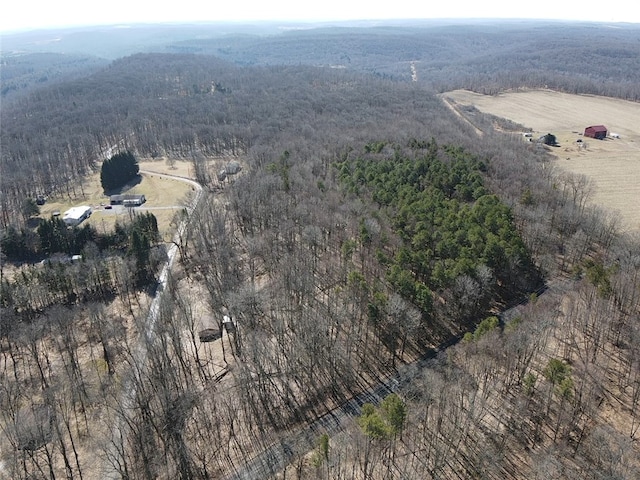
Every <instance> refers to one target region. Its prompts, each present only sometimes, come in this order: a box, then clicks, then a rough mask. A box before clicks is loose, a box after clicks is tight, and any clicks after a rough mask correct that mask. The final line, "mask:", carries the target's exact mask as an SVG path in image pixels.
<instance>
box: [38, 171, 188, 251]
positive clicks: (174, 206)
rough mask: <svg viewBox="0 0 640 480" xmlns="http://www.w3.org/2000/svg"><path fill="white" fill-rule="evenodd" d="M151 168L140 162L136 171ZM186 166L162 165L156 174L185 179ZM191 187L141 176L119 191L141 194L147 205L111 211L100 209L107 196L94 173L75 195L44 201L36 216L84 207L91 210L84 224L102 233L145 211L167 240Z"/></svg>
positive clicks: (120, 207)
mask: <svg viewBox="0 0 640 480" xmlns="http://www.w3.org/2000/svg"><path fill="white" fill-rule="evenodd" d="M183 164H184V165H183ZM153 165H154V163H151V162H149V163H147V162H141V163H140V170H141V171H144V170H145V168H146V167H151V166H153ZM187 165H188V163H187V162H176V165H175V167H176V168H175V170H170V169H168V167H167V166H165V165H164V163H163V166H162V168H161V169H159V170H158V171H162V172H164V173H167V174H170V175H178V176H185V177H187V176H189V171H188V167H187ZM193 188H194V187H192V186H191V185H189V184H187V183H184V182H182V181H179V180H172V179H168V178H165V177H160V176H157V175H153V174H152V173H142V174H141V181H140V182H139V183H138V184H136V185H132V186H131V187H130V188H128V189H126V190H124V191H123V192H122V193H132V194H133V193H135V194H143V195H144V196H145V197H146V199H147V202H146V203H145V204H144V205H143V206H142V207H136V208H125V207H122V206H114V207H113V208H112V209H105V208H104V207H105V206H106V205H108V204H109V197H108V196H107V195H105V194H104V192H103V191H102V187H101V185H100V173H96V174H94V175H92V176H91V177H88V178H86V179H85V181H84V182H83V184H82V188H80V187H78V188H76V192H75V193H76V195H75V196H74V195H71V196H70V197H67V196H65V197H57V198H56V197H54V198H49V199H47V203H45V204H44V205H42V206H41V207H40V216H41V217H42V218H49V217H50V216H51V214H52V213H53V212H54V211H59V212H60V214H61V215H62V214H64V212H65V211H66V210H68V209H69V208H71V207H73V206H79V205H88V206H90V207H91V208H92V213H91V217H89V219H87V220H86V222H87V223H90V224H91V225H93V226H94V227H96V229H97V230H98V231H99V232H103V231H109V230H110V229H112V228H113V226H114V225H115V223H116V221H121V222H124V221H126V220H127V219H128V216H129V215H131V214H132V213H133V212H136V211H149V212H151V213H153V214H154V215H155V216H156V218H157V219H158V229H159V230H160V234H161V235H162V238H164V239H165V240H169V239H170V238H171V235H172V234H173V227H172V226H171V220H172V219H173V216H174V215H175V212H176V211H177V210H179V209H181V208H182V207H183V206H185V205H187V199H188V197H189V195H191V194H193V193H194V192H193Z"/></svg>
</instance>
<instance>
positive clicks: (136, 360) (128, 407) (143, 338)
mask: <svg viewBox="0 0 640 480" xmlns="http://www.w3.org/2000/svg"><path fill="white" fill-rule="evenodd" d="M140 173H142V174H146V175H155V176H159V177H163V178H167V179H171V180H179V181H182V182H185V183H188V184H190V185H191V186H193V187H194V189H195V192H196V195H195V196H194V198H193V199H192V201H191V204H190V205H188V206H187V211H188V213H189V215H190V214H191V213H192V212H193V211H194V210H195V208H196V207H197V206H198V204H199V203H200V201H201V200H202V198H203V189H202V186H201V185H200V184H199V183H197V182H196V181H195V180H192V179H190V178H186V177H181V176H178V175H168V174H165V173H159V172H153V171H148V170H141V171H140ZM187 226H188V217H187V219H185V220H183V222H182V223H181V224H180V225H179V226H178V229H177V231H176V233H175V234H174V236H173V244H172V245H171V247H170V248H169V250H168V251H167V261H166V263H165V265H164V267H163V268H162V271H161V272H160V276H159V279H158V283H157V287H156V292H155V296H154V297H153V300H152V301H151V305H150V307H149V313H148V314H147V317H146V319H145V323H144V326H143V331H142V332H141V333H140V336H139V338H138V343H137V345H136V348H135V351H134V353H133V359H132V365H134V366H135V368H131V369H130V370H129V372H128V373H127V374H126V375H125V376H124V379H123V382H122V385H123V387H122V394H121V400H120V411H119V412H118V413H119V414H118V415H117V417H116V418H117V420H116V421H115V423H114V425H113V427H112V429H111V436H110V439H109V444H108V445H107V446H106V449H105V458H104V463H103V467H102V472H101V475H100V478H101V479H113V480H118V479H120V478H122V475H121V473H120V472H119V471H118V469H117V465H118V464H119V461H118V459H119V457H120V456H121V455H120V452H121V451H122V449H123V446H124V443H125V440H126V438H127V436H128V434H129V428H128V425H129V424H130V418H131V417H133V416H134V415H135V412H133V409H134V406H135V397H136V393H137V386H138V380H139V379H140V377H141V376H142V375H143V374H144V372H145V370H146V368H147V345H150V344H151V343H153V341H154V337H155V332H156V324H157V322H158V317H159V312H160V305H161V303H162V297H163V295H164V291H165V287H166V286H167V281H168V279H169V274H170V272H171V269H172V267H173V263H174V261H175V259H176V256H177V254H178V243H179V241H180V237H181V236H182V235H183V234H184V233H185V231H186V229H187ZM125 415H126V418H125Z"/></svg>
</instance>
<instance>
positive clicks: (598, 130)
mask: <svg viewBox="0 0 640 480" xmlns="http://www.w3.org/2000/svg"><path fill="white" fill-rule="evenodd" d="M584 136H585V137H590V138H597V139H598V140H604V139H605V138H607V127H605V126H604V125H592V126H590V127H587V128H585V129H584Z"/></svg>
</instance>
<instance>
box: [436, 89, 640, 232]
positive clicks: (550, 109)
mask: <svg viewBox="0 0 640 480" xmlns="http://www.w3.org/2000/svg"><path fill="white" fill-rule="evenodd" d="M444 96H446V97H447V98H449V99H451V100H453V101H454V102H455V103H457V104H459V105H473V106H475V107H476V108H477V109H478V110H480V111H481V112H485V113H490V114H492V115H496V116H498V117H502V118H506V119H509V120H512V121H514V122H517V123H519V124H521V125H524V126H525V127H527V128H531V129H532V130H533V131H534V133H533V138H534V139H535V138H537V137H539V136H542V135H545V134H546V133H552V134H554V135H556V137H557V139H558V142H559V143H560V147H558V148H552V149H550V151H551V153H552V154H553V155H554V156H555V157H556V165H557V166H558V167H560V168H561V169H563V170H565V171H569V172H573V173H578V174H583V175H586V176H588V177H589V178H590V179H591V180H592V181H593V183H594V185H595V190H594V193H593V195H592V198H591V201H592V202H594V203H595V204H597V205H600V206H601V207H603V208H606V209H608V210H609V211H611V212H612V214H618V215H619V216H620V221H621V228H622V229H623V230H626V231H631V232H640V104H639V103H635V102H629V101H625V100H619V99H615V98H607V97H598V96H593V95H572V94H567V93H560V92H554V91H549V90H536V91H522V92H508V93H503V94H500V95H496V96H490V95H481V94H477V93H473V92H469V91H466V90H456V91H453V92H447V93H446V94H444ZM590 125H605V126H606V127H607V129H608V131H609V132H610V133H611V132H613V133H617V134H619V136H620V138H617V139H614V138H607V139H605V140H594V139H591V138H584V137H583V136H582V135H581V134H582V133H583V132H584V129H585V128H586V127H588V126H590ZM578 139H581V140H583V142H582V143H586V148H584V147H581V146H580V142H576V140H578Z"/></svg>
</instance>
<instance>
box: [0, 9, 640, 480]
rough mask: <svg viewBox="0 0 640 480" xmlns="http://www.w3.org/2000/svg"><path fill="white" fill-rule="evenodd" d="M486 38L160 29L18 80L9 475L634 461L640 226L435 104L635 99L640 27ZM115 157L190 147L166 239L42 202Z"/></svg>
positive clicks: (140, 219) (285, 473)
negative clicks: (194, 190) (76, 256)
mask: <svg viewBox="0 0 640 480" xmlns="http://www.w3.org/2000/svg"><path fill="white" fill-rule="evenodd" d="M494 27H495V26H494V25H492V24H485V23H481V22H480V23H478V24H474V25H428V26H424V25H392V26H389V27H375V28H369V27H367V28H365V27H355V26H348V27H346V26H345V27H343V28H327V27H324V28H318V29H309V30H304V31H291V32H287V33H284V34H274V33H272V32H270V31H266V30H265V31H261V32H260V33H257V32H253V31H251V29H248V30H243V31H242V32H241V35H240V34H238V35H221V34H220V33H219V31H217V30H216V31H215V32H211V34H210V38H204V39H203V37H202V33H203V31H204V30H203V29H204V27H203V26H199V27H198V28H197V29H196V28H194V33H193V37H189V36H188V34H187V33H185V30H182V29H178V28H175V29H174V30H172V32H173V34H172V35H173V36H172V35H167V36H165V37H169V40H168V41H164V43H163V41H162V40H161V39H159V38H158V37H157V36H155V37H154V35H152V34H151V33H150V31H149V30H145V31H138V32H133V33H127V34H126V35H125V37H123V38H135V39H137V40H136V42H137V43H136V42H134V41H130V43H129V44H126V42H125V41H124V40H123V39H120V40H119V41H120V42H121V43H120V44H118V42H115V43H114V46H113V50H112V52H116V51H118V49H119V48H121V49H122V51H124V53H123V55H122V56H118V55H117V54H115V53H113V55H114V57H115V58H113V59H112V60H111V59H110V61H109V62H108V63H105V64H104V66H100V65H99V64H100V62H101V61H102V60H101V61H100V62H97V63H93V62H90V63H91V66H90V67H88V68H87V69H86V70H84V73H82V72H81V71H76V70H73V71H72V70H68V71H67V73H68V74H69V75H70V76H69V77H65V78H63V77H64V75H62V76H60V77H58V78H57V80H55V81H52V82H48V81H47V82H38V81H37V80H34V79H35V78H39V77H38V75H40V74H39V73H38V72H37V70H38V68H51V63H48V61H43V60H42V59H33V62H34V63H33V68H34V70H33V74H34V75H33V76H32V77H29V75H26V76H23V77H21V78H22V80H21V82H22V83H20V87H19V88H17V87H16V88H13V87H11V85H12V83H11V82H12V81H13V79H14V78H18V76H13V77H6V78H8V79H9V81H8V83H7V84H6V86H7V87H10V88H9V90H7V92H4V87H5V83H4V80H3V98H6V101H4V100H3V108H2V111H1V115H2V122H1V125H0V127H1V128H0V140H1V142H2V145H3V148H2V152H1V158H0V160H1V164H0V166H1V169H2V178H1V180H0V182H1V187H2V196H1V205H0V206H1V207H2V210H1V215H0V229H1V231H0V236H1V243H0V245H1V249H2V252H1V253H2V255H1V258H0V260H1V262H2V264H1V265H2V268H1V269H0V274H1V275H0V276H1V278H0V308H1V311H0V352H1V355H0V375H1V381H0V406H1V408H0V477H2V478H4V477H7V478H16V479H31V478H50V479H54V478H67V479H76V478H77V479H83V478H84V479H92V478H123V479H124V478H126V479H156V478H166V479H174V478H180V479H217V478H224V479H232V478H234V479H235V478H238V479H240V478H282V479H285V478H300V479H306V478H326V479H329V478H330V479H391V478H406V479H424V478H442V479H466V478H483V479H496V480H497V479H554V478H555V479H573V478H575V479H593V480H596V479H598V480H600V479H633V478H638V476H640V462H639V461H638V458H640V454H639V453H640V445H639V444H638V437H639V436H640V351H639V348H640V347H639V346H640V341H639V340H640V274H639V273H640V256H639V255H638V252H640V245H639V244H638V238H637V237H633V236H630V235H623V234H621V233H620V232H619V231H618V229H617V226H616V223H615V218H614V217H612V216H611V215H609V214H608V213H607V212H605V211H603V210H601V209H600V208H598V207H597V206H596V205H593V204H592V203H590V202H589V201H588V199H589V198H588V196H589V184H588V181H587V179H585V178H582V177H580V176H577V175H571V174H567V173H566V172H563V171H561V170H560V169H558V168H555V167H554V164H553V161H552V160H551V155H550V154H549V152H548V151H547V150H546V149H545V148H536V147H535V146H534V145H531V144H527V143H526V142H522V141H521V139H520V138H516V136H513V135H508V133H505V129H506V130H508V129H509V128H512V129H517V128H520V126H517V125H509V124H508V123H507V122H503V123H500V122H496V119H495V118H492V117H489V116H484V115H483V114H481V113H480V112H477V113H476V117H475V118H476V120H477V121H476V123H475V124H476V126H477V127H478V128H479V129H480V130H481V131H482V135H478V134H477V133H476V131H475V130H474V129H473V128H472V127H471V126H470V125H469V124H467V123H465V122H464V121H462V120H461V119H460V118H458V117H457V116H455V115H454V114H453V113H452V112H451V110H449V109H448V108H447V107H446V106H445V105H444V104H443V102H442V101H441V100H440V98H439V97H438V96H437V93H438V92H441V91H446V90H448V89H454V88H461V87H464V88H470V89H473V90H475V91H479V92H491V93H498V92H499V91H502V90H505V89H513V88H536V87H540V86H545V87H547V88H553V89H558V90H562V91H566V92H572V93H586V94H598V95H605V96H611V97H617V98H624V99H631V100H634V101H637V100H638V90H637V88H638V85H637V82H636V81H635V79H636V78H638V75H639V74H640V64H638V58H640V56H639V55H637V54H638V45H640V43H639V41H640V30H639V29H638V28H637V27H636V26H633V25H623V26H621V28H619V29H611V28H607V27H606V26H601V25H597V24H587V25H583V24H570V25H562V24H536V23H533V24H529V23H525V24H520V23H509V22H505V23H504V24H500V25H499V27H498V28H494ZM132 30H135V29H132ZM161 30H162V29H160V31H161ZM186 32H188V29H186ZM196 32H197V33H198V36H197V37H196ZM532 32H533V33H532ZM89 33H91V35H94V36H93V37H92V38H94V39H95V38H99V35H100V32H89ZM89 33H87V32H85V33H82V32H79V33H74V35H76V38H77V36H79V37H80V38H82V35H88V34H89ZM61 36H62V37H63V40H62V42H63V44H64V42H65V41H67V37H65V36H64V35H62V33H61ZM594 36H596V37H597V38H599V39H601V46H600V47H599V49H597V50H592V51H588V48H587V47H588V46H589V45H585V41H586V39H587V38H593V37H594ZM142 39H146V40H144V41H143V40H142ZM19 40H20V39H19V38H14V39H11V41H12V42H15V44H16V45H18V44H19ZM592 43H593V42H592ZM140 44H143V45H144V48H139V51H138V52H137V53H136V52H134V51H131V50H132V49H135V47H134V45H140ZM9 45H12V43H9ZM434 46H436V48H434ZM35 53H37V52H30V54H28V55H25V57H28V56H29V55H32V54H35ZM40 53H43V52H40ZM54 53H55V54H56V55H58V54H59V53H58V52H55V51H53V52H49V54H54ZM73 54H74V55H91V54H92V53H91V52H81V51H74V52H73ZM45 55H47V54H45ZM587 57H588V58H587ZM21 58H22V57H21V56H20V55H17V54H13V56H9V57H6V58H5V57H4V54H3V63H2V68H3V75H4V71H6V70H5V69H6V68H7V67H11V63H12V62H14V63H16V64H19V63H20V61H22V60H25V59H24V58H22V60H20V61H18V60H19V59H21ZM96 58H97V56H96ZM560 58H562V59H563V62H562V63H559V60H558V59H560ZM26 61H30V60H26ZM411 62H415V65H414V66H415V68H416V71H417V79H416V80H414V79H413V78H412V76H411V69H410V63H411ZM38 65H39V66H40V67H38ZM336 66H340V67H341V68H335V67H336ZM21 68H22V67H21ZM74 68H75V67H74ZM3 78H4V77H3ZM16 85H17V84H16ZM118 155H126V156H127V158H128V157H135V158H136V159H146V161H147V162H149V163H151V164H153V163H164V161H165V160H166V159H172V162H182V163H188V164H189V165H190V169H191V171H192V172H193V176H194V178H195V179H196V180H197V181H198V183H199V184H200V186H201V190H199V192H198V194H197V195H196V196H195V197H194V201H193V203H192V204H191V205H190V206H189V207H188V208H185V209H184V210H182V211H180V212H179V214H178V215H177V216H176V219H175V221H174V223H173V225H175V226H176V227H177V226H178V225H181V228H176V229H177V231H178V234H177V235H176V236H175V237H174V239H173V240H172V242H167V241H166V239H161V238H159V236H158V225H157V222H156V218H155V216H154V215H153V214H152V213H151V212H148V213H138V214H137V215H134V214H132V215H131V217H130V219H129V221H128V222H126V223H125V224H116V226H115V228H114V229H113V231H104V232H98V231H96V230H95V229H93V228H92V227H91V226H89V225H85V226H82V227H74V228H66V226H63V225H62V224H61V221H60V220H59V219H57V218H55V217H52V218H39V216H38V215H37V210H34V209H33V201H32V200H33V199H34V198H37V197H38V196H46V197H64V198H69V199H82V198H83V195H84V192H83V179H85V178H87V177H89V176H92V175H93V176H95V175H99V174H100V171H101V165H103V164H106V163H108V161H109V159H110V158H113V157H114V156H118ZM216 158H224V159H234V160H236V161H238V162H240V163H241V164H242V166H243V168H242V172H241V174H238V175H235V176H234V178H233V180H228V181H224V182H221V181H219V180H216V172H215V171H214V170H213V167H212V165H213V163H212V162H213V159H216ZM136 173H137V168H136ZM78 251H81V253H82V255H81V260H80V262H67V261H59V259H61V258H66V257H68V256H69V255H70V254H72V253H77V252H78ZM203 317H210V318H212V319H213V323H214V329H215V330H216V331H218V332H219V337H218V338H216V339H215V340H214V341H212V342H209V341H206V342H205V341H203V340H202V337H201V336H199V332H200V331H201V323H202V319H203Z"/></svg>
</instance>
